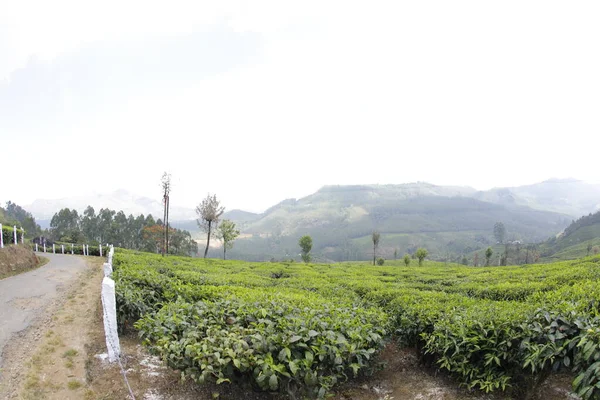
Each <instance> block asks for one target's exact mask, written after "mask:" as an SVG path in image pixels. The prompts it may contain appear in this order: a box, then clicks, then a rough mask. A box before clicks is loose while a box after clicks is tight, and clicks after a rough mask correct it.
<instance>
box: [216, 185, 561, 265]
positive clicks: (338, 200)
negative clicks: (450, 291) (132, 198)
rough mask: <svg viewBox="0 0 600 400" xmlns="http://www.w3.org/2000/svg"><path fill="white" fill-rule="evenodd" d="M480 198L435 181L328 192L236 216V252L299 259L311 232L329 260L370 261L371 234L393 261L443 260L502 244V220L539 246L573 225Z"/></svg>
mask: <svg viewBox="0 0 600 400" xmlns="http://www.w3.org/2000/svg"><path fill="white" fill-rule="evenodd" d="M475 193H476V192H475V191H474V190H473V189H471V188H461V187H444V186H436V185H431V184H428V183H412V184H403V185H360V186H356V185H354V186H326V187H323V188H322V189H320V190H319V191H317V192H316V193H314V194H312V195H309V196H307V197H304V198H302V199H298V200H296V199H288V200H285V201H283V202H281V203H279V204H277V205H275V206H273V207H271V208H270V209H268V210H267V211H265V213H263V214H261V215H256V214H254V215H253V216H252V218H245V219H244V220H239V221H238V220H236V218H235V216H230V217H229V218H230V219H233V220H234V221H235V222H236V223H238V224H239V225H240V226H241V227H242V233H243V234H244V235H243V238H241V239H238V240H237V241H236V243H235V246H234V248H233V250H231V252H230V253H229V254H230V255H231V257H237V258H244V259H248V260H265V259H267V260H268V259H271V258H276V259H282V258H297V255H298V254H297V253H298V238H299V237H300V236H302V235H305V234H308V235H311V236H312V238H313V243H314V247H313V252H314V253H315V255H316V256H317V257H320V258H321V259H322V260H336V261H341V260H356V259H358V260H366V259H369V258H370V257H371V251H372V249H371V246H372V245H371V243H370V235H371V233H372V232H373V230H377V231H379V232H381V234H382V238H381V244H380V252H379V254H380V255H381V256H383V257H385V258H387V259H390V258H393V255H394V250H397V251H398V253H399V254H404V253H405V252H408V253H412V252H414V250H416V248H418V247H426V248H428V249H429V250H430V252H431V254H432V256H433V257H434V258H437V259H442V258H446V257H447V255H448V254H453V255H455V256H458V255H461V254H465V253H469V252H472V251H475V250H477V249H481V248H485V247H487V246H489V245H491V244H494V243H495V240H494V237H493V226H494V224H495V223H496V222H502V223H503V224H504V225H505V226H506V229H507V238H508V239H510V240H522V241H526V242H534V241H542V240H545V239H547V238H548V237H549V236H553V235H555V234H557V233H558V232H560V231H562V229H564V228H565V226H567V225H568V223H569V222H570V220H571V217H570V216H568V215H565V214H560V213H556V212H549V211H542V210H536V209H533V208H530V207H527V206H521V205H503V204H495V203H492V202H486V201H481V200H478V199H476V198H473V197H471V196H473V195H474V194H475ZM216 251H217V250H216V249H215V256H216V255H217V254H216Z"/></svg>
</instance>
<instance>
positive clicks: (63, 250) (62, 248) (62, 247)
mask: <svg viewBox="0 0 600 400" xmlns="http://www.w3.org/2000/svg"><path fill="white" fill-rule="evenodd" d="M60 248H61V250H62V253H63V254H65V245H64V244H61V245H60Z"/></svg>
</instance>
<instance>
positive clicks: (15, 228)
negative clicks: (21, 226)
mask: <svg viewBox="0 0 600 400" xmlns="http://www.w3.org/2000/svg"><path fill="white" fill-rule="evenodd" d="M13 232H14V236H15V244H19V241H18V240H17V226H16V225H14V226H13Z"/></svg>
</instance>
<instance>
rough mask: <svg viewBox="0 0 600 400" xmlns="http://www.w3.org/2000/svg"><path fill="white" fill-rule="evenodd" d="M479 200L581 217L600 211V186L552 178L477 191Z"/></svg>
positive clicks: (476, 194)
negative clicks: (528, 183) (522, 184)
mask: <svg viewBox="0 0 600 400" xmlns="http://www.w3.org/2000/svg"><path fill="white" fill-rule="evenodd" d="M473 197H475V198H476V199H479V200H483V201H488V202H492V203H497V204H503V205H507V206H510V205H521V206H527V207H531V208H535V209H537V210H545V211H555V212H558V213H563V214H568V215H571V216H572V217H574V218H579V217H580V216H582V215H586V214H588V213H591V212H595V211H598V210H600V185H598V184H590V183H585V182H582V181H579V180H576V179H549V180H547V181H544V182H541V183H536V184H533V185H526V186H518V187H509V188H494V189H491V190H487V191H482V192H477V193H475V194H474V195H473Z"/></svg>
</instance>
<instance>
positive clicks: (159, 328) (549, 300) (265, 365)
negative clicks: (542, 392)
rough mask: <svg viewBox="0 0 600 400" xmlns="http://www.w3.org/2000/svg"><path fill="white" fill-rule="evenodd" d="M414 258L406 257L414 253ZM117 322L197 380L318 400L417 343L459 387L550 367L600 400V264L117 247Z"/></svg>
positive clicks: (529, 381)
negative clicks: (306, 257)
mask: <svg viewBox="0 0 600 400" xmlns="http://www.w3.org/2000/svg"><path fill="white" fill-rule="evenodd" d="M409 259H410V257H409ZM114 264H115V272H114V277H115V280H116V284H117V307H118V319H119V326H120V327H121V328H123V327H125V326H131V324H132V323H134V322H136V321H138V322H137V323H136V324H135V326H136V327H137V329H139V331H140V334H141V335H142V337H143V338H144V342H145V344H146V345H147V346H149V347H150V348H151V349H152V351H153V352H154V353H155V354H158V355H160V356H161V357H162V358H163V359H164V360H165V361H166V362H167V363H168V364H169V365H170V366H172V367H173V368H176V369H178V370H180V371H182V372H183V375H184V376H186V377H189V378H191V379H194V380H196V381H198V382H203V381H206V380H209V379H210V380H214V381H216V382H218V383H223V382H229V381H231V382H235V381H241V382H246V383H250V384H252V385H253V386H255V387H256V388H257V389H261V390H279V391H282V392H286V391H290V392H299V393H304V394H307V395H314V396H317V397H322V396H324V395H325V394H326V393H327V392H328V391H329V390H330V388H331V387H333V385H334V384H335V383H337V382H339V381H341V380H345V379H346V378H351V377H354V376H355V375H356V374H360V373H362V372H369V371H370V370H371V369H372V368H373V367H374V366H375V365H376V363H374V357H375V356H376V354H377V353H378V351H379V349H381V346H382V344H383V341H384V340H385V339H391V338H397V339H398V340H399V341H400V342H402V343H404V344H412V345H415V346H416V348H417V349H419V351H421V353H422V355H423V356H424V359H425V360H430V361H431V362H432V363H434V365H436V366H437V367H438V368H440V369H443V370H445V371H447V372H449V373H450V374H451V375H452V376H454V377H455V378H456V379H458V380H459V381H460V382H461V383H462V384H464V385H465V386H467V387H470V388H473V389H477V390H481V391H484V392H494V391H518V392H519V393H521V394H522V393H523V392H526V391H528V390H530V389H531V388H532V387H534V386H535V385H536V384H537V383H539V381H540V380H541V379H542V378H544V377H545V376H547V375H548V374H550V373H552V372H553V371H563V370H564V371H573V372H574V373H575V374H576V377H575V380H574V382H573V387H574V390H575V391H576V392H577V393H578V394H579V395H580V396H581V397H582V398H584V399H593V398H598V397H600V384H598V382H599V381H600V361H599V360H600V329H599V328H598V326H599V325H600V311H599V307H598V305H599V304H600V285H599V283H600V282H599V281H600V257H590V258H587V259H585V260H580V261H574V262H561V263H554V264H548V265H528V266H507V267H504V266H498V267H493V268H486V267H481V268H473V267H467V266H463V265H457V264H451V263H448V264H442V263H435V262H432V261H428V262H427V264H428V268H417V269H415V268H410V267H409V266H398V265H394V266H377V267H373V266H370V265H365V264H350V263H344V264H334V265H319V264H308V265H304V264H298V263H295V264H292V263H276V262H274V263H256V264H255V263H246V262H240V261H221V260H194V259H189V258H188V259H185V258H176V257H173V258H169V259H164V258H162V257H157V256H155V255H151V254H139V253H133V252H124V251H118V252H117V253H116V255H115V258H114Z"/></svg>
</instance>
